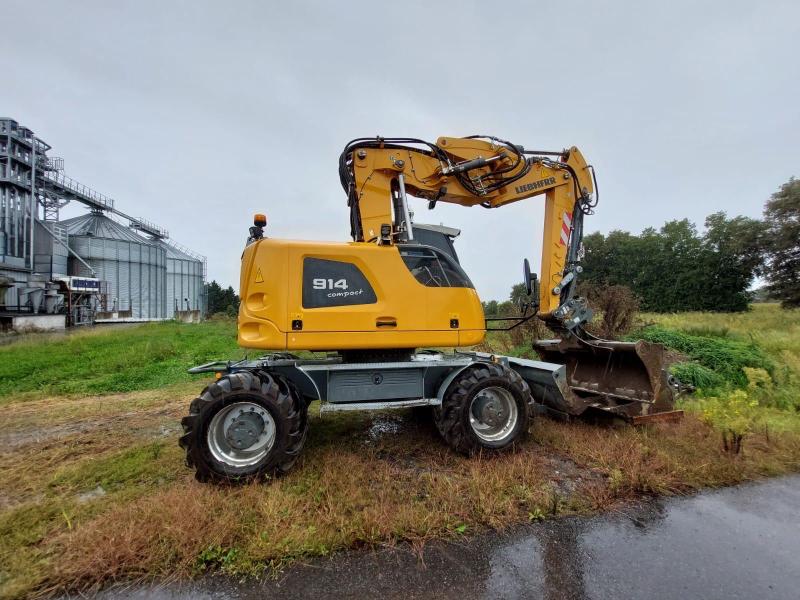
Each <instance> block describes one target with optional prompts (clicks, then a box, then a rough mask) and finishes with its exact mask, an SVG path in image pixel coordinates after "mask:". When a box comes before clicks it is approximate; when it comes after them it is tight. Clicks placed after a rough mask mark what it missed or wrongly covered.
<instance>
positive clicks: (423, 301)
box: [239, 239, 485, 350]
mask: <svg viewBox="0 0 800 600" xmlns="http://www.w3.org/2000/svg"><path fill="white" fill-rule="evenodd" d="M306 258H315V259H323V260H329V261H338V262H344V263H350V264H352V265H355V267H357V268H358V270H359V271H360V272H361V273H362V274H363V276H364V277H365V278H366V280H367V281H368V283H369V285H370V286H371V287H372V289H373V290H374V292H375V296H376V302H374V303H368V304H351V305H345V306H325V307H320V308H306V307H304V306H303V268H304V260H305V259H306ZM240 295H241V298H242V303H241V307H240V310H239V344H240V345H241V346H244V347H247V348H263V349H268V350H349V349H372V348H377V349H379V348H422V347H431V346H470V345H474V344H477V343H480V342H481V341H483V338H484V335H485V329H484V327H485V323H484V316H483V309H482V307H481V303H480V299H479V298H478V295H477V293H476V292H475V290H474V289H472V288H458V287H428V286H425V285H423V284H422V283H420V282H419V281H417V279H416V278H415V277H414V276H413V275H412V274H411V272H410V271H409V269H408V267H406V265H405V263H404V262H403V259H402V258H401V256H400V252H399V250H398V247H397V246H394V245H391V246H379V245H377V244H368V243H363V242H343V243H339V242H311V241H295V240H273V239H263V240H259V241H256V242H254V243H253V244H250V245H249V246H248V247H247V248H246V249H245V251H244V254H243V255H242V271H241V281H240ZM454 320H455V321H457V322H458V325H457V326H455V327H454V326H452V321H454ZM298 321H300V322H302V329H293V327H292V323H293V322H295V323H296V322H298ZM387 323H388V324H391V323H395V325H393V326H389V327H387Z"/></svg>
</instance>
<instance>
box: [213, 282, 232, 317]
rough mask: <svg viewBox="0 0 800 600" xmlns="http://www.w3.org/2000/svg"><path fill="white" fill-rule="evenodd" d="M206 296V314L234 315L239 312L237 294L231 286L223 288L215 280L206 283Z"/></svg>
mask: <svg viewBox="0 0 800 600" xmlns="http://www.w3.org/2000/svg"><path fill="white" fill-rule="evenodd" d="M206 297H207V298H208V314H209V316H210V315H215V314H226V315H228V316H229V317H235V316H236V315H237V314H239V295H238V294H237V293H236V291H235V290H234V289H233V287H232V286H228V287H227V288H223V287H222V286H221V285H220V284H218V283H217V282H216V281H213V280H212V281H211V283H207V284H206Z"/></svg>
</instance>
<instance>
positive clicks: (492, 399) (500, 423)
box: [434, 363, 533, 455]
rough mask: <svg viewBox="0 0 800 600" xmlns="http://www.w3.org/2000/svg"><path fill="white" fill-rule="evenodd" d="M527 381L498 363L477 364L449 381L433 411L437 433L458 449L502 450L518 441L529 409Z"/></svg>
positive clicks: (526, 427) (531, 400) (472, 450)
mask: <svg viewBox="0 0 800 600" xmlns="http://www.w3.org/2000/svg"><path fill="white" fill-rule="evenodd" d="M532 403H533V399H532V397H531V393H530V389H529V388H528V384H527V383H525V381H524V380H523V379H522V377H520V376H519V374H518V373H517V372H516V371H514V370H512V369H510V368H508V367H506V366H504V365H501V364H497V363H477V364H475V365H474V366H472V367H470V368H468V369H466V370H464V371H463V372H462V373H460V374H459V375H458V376H457V377H456V378H455V379H454V380H453V382H452V383H451V384H450V386H449V387H448V389H447V391H446V392H445V395H444V398H443V399H442V405H441V406H439V407H436V409H435V410H434V421H435V422H436V427H437V429H438V430H439V433H440V434H441V435H442V437H443V438H444V439H445V441H446V442H447V443H448V444H449V445H450V446H451V447H452V448H453V449H454V450H456V451H457V452H460V453H462V454H467V455H471V454H475V453H476V452H477V451H478V450H480V449H482V448H485V449H489V450H503V449H505V448H508V447H510V446H511V445H513V444H514V443H515V442H517V441H520V440H521V439H522V438H523V437H524V436H525V434H526V433H527V430H528V420H529V419H530V417H531V415H532V412H531V406H532Z"/></svg>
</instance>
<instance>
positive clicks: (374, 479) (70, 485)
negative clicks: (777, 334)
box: [0, 384, 800, 597]
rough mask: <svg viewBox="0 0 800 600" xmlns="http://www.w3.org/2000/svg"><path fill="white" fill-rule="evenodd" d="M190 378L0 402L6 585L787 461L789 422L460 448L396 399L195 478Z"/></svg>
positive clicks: (281, 558)
mask: <svg viewBox="0 0 800 600" xmlns="http://www.w3.org/2000/svg"><path fill="white" fill-rule="evenodd" d="M194 387H195V386H187V385H185V384H182V385H181V386H177V387H173V388H171V389H169V390H164V391H161V392H137V393H132V394H127V395H115V396H112V397H100V398H94V399H93V402H86V401H84V400H83V399H81V400H69V399H54V398H48V399H42V400H39V401H33V402H26V403H20V404H11V405H9V406H8V407H6V411H7V413H6V414H7V419H6V420H5V421H4V422H3V424H2V426H0V435H2V436H4V438H3V439H5V440H9V439H11V438H10V437H9V436H11V434H12V433H13V434H15V435H17V437H16V438H15V441H14V443H11V444H3V451H2V455H0V472H2V481H0V485H1V487H2V490H3V491H2V494H3V498H2V501H3V504H2V509H3V510H2V513H0V533H1V534H2V536H3V539H4V544H3V547H2V549H0V560H2V572H3V573H2V577H3V579H2V591H3V596H6V597H15V596H23V595H29V594H37V595H48V594H53V593H56V592H61V591H64V590H88V589H96V588H97V587H98V586H101V585H103V584H107V583H109V582H112V581H117V580H120V579H131V578H147V579H150V578H176V577H177V578H184V577H190V576H195V575H198V574H200V573H203V572H206V571H210V570H218V569H221V570H222V571H224V572H227V573H237V574H238V573H241V574H257V573H262V572H264V569H266V570H267V571H268V572H269V571H273V572H274V571H277V570H280V569H281V568H282V567H283V566H285V565H286V564H287V563H288V562H290V561H292V560H294V559H297V558H300V557H307V556H315V555H316V556H319V555H326V554H329V553H330V552H333V551H335V550H338V549H342V548H353V547H374V546H380V545H385V544H394V543H397V542H400V541H406V542H410V543H411V544H412V545H420V544H423V543H424V542H425V541H426V540H428V539H431V538H433V537H437V538H441V537H454V536H459V535H462V534H465V533H471V532H473V531H475V530H476V529H480V528H486V527H491V528H496V529H501V528H503V527H506V526H509V525H511V524H514V523H519V522H526V521H529V520H539V519H541V518H546V517H548V516H552V515H558V514H566V513H574V512H586V511H592V510H598V509H606V508H608V507H609V506H611V505H613V504H614V503H616V502H619V501H621V500H625V499H627V498H631V497H634V496H637V495H639V494H642V493H667V494H669V493H681V492H685V491H688V490H692V489H695V488H698V487H701V486H706V485H725V484H730V483H734V482H738V481H742V480H745V479H750V478H753V477H757V476H760V475H770V474H776V473H783V472H787V471H790V470H795V469H797V468H798V467H800V441H798V438H797V437H796V436H794V435H791V434H788V433H785V434H773V435H770V436H769V437H768V436H766V435H765V434H764V433H763V432H762V433H757V434H755V435H754V436H753V439H751V440H750V443H749V444H748V447H747V451H746V452H745V453H744V454H743V455H742V456H739V457H732V456H730V455H728V454H725V453H724V452H723V451H722V449H721V448H720V445H719V438H718V436H717V435H716V434H715V433H714V432H713V431H712V430H711V429H710V428H709V427H708V426H706V425H704V424H703V423H701V422H700V421H699V420H697V419H696V418H695V417H693V416H690V417H688V418H687V419H686V420H685V421H684V422H683V423H680V424H677V425H664V426H654V427H650V428H647V429H636V430H634V429H630V428H622V429H611V428H598V427H594V426H589V425H583V424H580V423H573V424H563V423H556V422H552V421H549V420H545V419H540V420H539V421H538V422H537V423H536V424H535V426H534V428H533V431H532V435H531V437H530V439H529V440H528V441H527V442H525V443H524V444H522V445H520V446H519V447H518V448H517V449H516V450H515V451H514V452H511V453H508V454H504V455H500V456H483V457H477V458H475V459H471V460H470V459H465V458H462V457H460V456H456V455H454V454H453V453H452V452H450V451H449V450H448V449H447V448H446V447H445V446H444V445H443V444H442V442H441V441H440V440H439V439H438V437H437V436H436V434H435V432H434V430H433V429H432V428H431V427H430V426H429V425H427V424H424V423H418V422H416V421H414V420H413V419H412V418H411V417H410V415H409V414H407V413H400V414H399V415H395V414H384V415H369V414H356V415H347V416H343V417H336V418H329V417H328V418H324V419H321V418H319V417H318V416H316V417H315V418H314V420H313V422H312V428H311V431H312V435H311V439H310V440H309V443H308V446H307V452H306V455H305V457H304V458H303V460H302V462H301V463H300V464H298V466H297V467H296V469H295V471H293V472H292V473H291V474H290V475H289V476H287V477H284V478H281V479H278V480H275V481H271V482H267V483H263V484H251V485H246V486H241V487H213V486H208V485H201V484H198V483H196V482H195V481H194V480H193V478H192V474H191V473H190V472H189V471H188V470H187V469H186V468H185V467H184V466H183V457H182V455H181V452H180V451H179V449H178V448H177V446H176V444H175V438H176V437H177V436H176V431H177V427H178V425H177V424H178V419H179V417H180V416H181V414H182V413H183V411H184V409H185V406H186V404H187V402H188V400H189V399H190V397H191V395H192V393H193V391H194ZM114 408H116V410H113V409H114ZM376 425H377V426H376ZM74 427H77V429H75V428H74ZM387 430H388V432H387ZM381 431H383V433H380V432H381Z"/></svg>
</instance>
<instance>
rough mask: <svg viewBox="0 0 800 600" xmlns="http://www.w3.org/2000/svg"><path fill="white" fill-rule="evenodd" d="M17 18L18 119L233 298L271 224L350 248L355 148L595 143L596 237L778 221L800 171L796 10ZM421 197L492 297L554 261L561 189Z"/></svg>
mask: <svg viewBox="0 0 800 600" xmlns="http://www.w3.org/2000/svg"><path fill="white" fill-rule="evenodd" d="M0 12H1V13H2V14H3V22H4V24H5V26H4V27H3V33H2V35H0V67H1V68H0V86H2V87H0V115H2V116H8V117H12V118H15V119H16V120H18V121H19V122H20V123H21V124H23V125H26V126H28V127H30V128H31V129H33V130H34V132H36V134H37V135H39V136H40V137H41V138H43V139H44V140H45V141H47V142H48V143H49V144H50V145H51V146H53V150H52V151H51V155H52V156H61V157H63V158H64V159H65V172H66V173H67V174H68V175H70V176H71V177H73V178H75V179H77V180H78V181H80V182H82V183H85V184H87V185H89V186H91V187H93V188H95V189H97V190H98V191H100V192H102V193H104V194H107V195H109V196H111V197H112V198H114V199H115V200H116V202H117V203H118V204H117V205H118V207H119V208H120V209H121V210H123V211H124V212H127V213H129V214H133V215H139V216H142V217H144V218H146V219H149V220H151V221H154V222H156V223H158V224H160V225H162V226H164V227H166V228H167V229H169V231H170V233H171V234H172V237H173V238H174V239H175V240H176V241H178V242H180V243H182V244H184V245H187V246H189V247H190V248H192V249H194V250H196V251H197V252H200V253H202V254H205V255H207V256H208V268H209V271H208V272H209V278H210V279H211V278H213V279H216V280H218V281H220V282H222V283H223V284H225V285H228V284H232V285H234V286H235V287H236V286H238V269H239V256H240V254H241V249H242V246H243V243H244V241H245V237H246V235H247V227H248V226H249V225H250V224H251V218H252V213H254V212H257V211H264V212H266V213H267V215H268V218H269V226H268V235H270V236H272V237H289V238H307V239H315V240H342V241H345V240H349V222H348V209H347V206H346V199H345V195H344V193H343V191H342V189H341V187H340V185H339V180H338V175H337V159H338V156H339V153H340V152H341V149H342V147H343V146H344V144H345V143H346V142H347V141H348V140H350V139H352V138H355V137H361V136H372V135H376V134H380V135H383V136H411V137H419V138H424V139H429V140H432V141H433V140H435V139H436V138H437V137H438V136H440V135H450V136H462V135H470V134H476V133H479V134H492V135H496V136H499V137H502V138H505V139H509V140H511V141H513V142H515V143H518V144H522V145H524V146H526V147H529V148H537V149H539V148H544V149H561V148H563V147H565V146H571V145H576V146H578V147H579V148H581V150H582V151H583V153H584V155H585V156H586V157H587V160H588V161H589V162H591V163H593V164H594V165H595V166H596V168H597V175H598V183H599V187H600V192H601V197H600V205H599V207H598V209H597V214H596V215H595V216H592V217H591V218H590V219H588V220H587V231H596V230H599V231H603V232H608V231H610V230H612V229H625V230H629V231H636V232H638V231H640V230H641V229H643V228H644V227H648V226H656V227H658V226H660V225H662V224H663V223H664V222H665V221H666V220H670V219H678V218H684V217H688V218H690V219H692V220H693V221H695V222H697V223H698V224H702V222H703V220H704V218H705V216H706V215H708V214H709V213H712V212H715V211H718V210H725V211H727V212H728V213H729V214H731V215H734V214H744V215H748V216H759V215H760V214H761V209H762V206H763V204H764V202H765V200H766V199H767V198H768V197H769V195H770V194H771V193H772V192H774V191H775V190H776V189H777V188H778V187H779V186H780V184H782V183H784V182H785V181H786V180H788V179H789V177H791V176H793V175H794V176H800V163H799V161H798V159H799V158H800V152H798V139H799V138H800V67H798V65H799V64H800V2H797V1H796V0H794V1H785V2H778V1H776V2H770V1H764V2H752V1H750V2H734V1H720V2H702V1H694V2H676V1H674V0H673V1H670V2H653V3H647V2H585V3H584V2H580V3H578V2H569V1H560V2H547V3H545V2H535V1H529V2H513V1H511V0H506V1H504V2H488V1H483V2H465V1H459V2H455V1H454V2H434V1H431V0H428V1H423V2H410V1H404V2H379V1H371V2H348V1H343V0H340V1H338V2H273V3H270V2H219V1H216V2H202V1H198V0H193V1H191V2H170V1H167V0H162V1H160V2H149V1H142V0H137V1H135V2H108V1H102V2H81V1H75V2H63V1H62V2H40V1H37V2H34V1H31V0H23V1H9V0H0ZM412 208H414V210H415V212H416V220H417V221H419V222H429V223H440V222H443V223H445V224H447V225H451V226H454V227H458V228H460V229H461V230H462V235H461V237H460V238H459V240H458V241H457V249H458V251H459V253H460V255H461V259H462V264H463V265H464V266H465V268H466V270H467V272H468V273H470V275H471V276H472V279H473V281H474V282H475V284H476V286H477V288H478V291H479V292H480V294H481V295H482V296H483V297H484V298H487V299H488V298H492V297H494V298H503V297H505V296H507V294H508V290H509V288H510V287H511V285H512V284H513V283H515V282H517V281H519V280H520V279H521V275H520V272H521V263H522V259H523V257H525V256H528V257H529V258H533V259H536V261H537V262H538V260H539V257H540V254H541V235H542V233H541V227H542V222H541V221H542V216H543V210H542V201H541V199H532V200H529V201H526V202H521V203H518V204H515V205H512V206H509V207H505V208H502V209H499V210H494V211H487V210H485V209H482V208H479V207H475V208H471V209H467V208H462V207H457V206H441V205H440V206H439V207H437V208H436V210H434V211H428V210H427V208H426V203H425V202H423V201H421V200H415V201H413V206H412ZM82 210H83V209H81V208H80V207H76V206H71V207H68V208H67V209H66V210H65V211H64V214H65V216H73V215H75V214H79V213H80V212H82Z"/></svg>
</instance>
